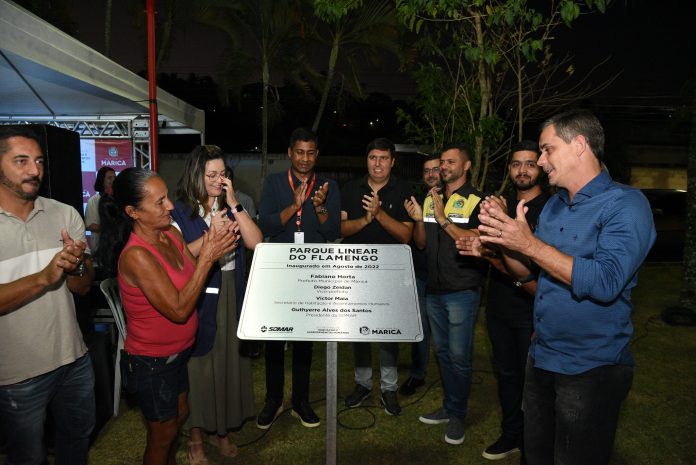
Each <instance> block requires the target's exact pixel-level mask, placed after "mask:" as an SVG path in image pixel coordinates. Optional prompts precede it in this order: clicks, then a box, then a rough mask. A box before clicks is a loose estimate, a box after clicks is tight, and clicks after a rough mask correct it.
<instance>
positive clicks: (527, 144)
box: [510, 139, 541, 158]
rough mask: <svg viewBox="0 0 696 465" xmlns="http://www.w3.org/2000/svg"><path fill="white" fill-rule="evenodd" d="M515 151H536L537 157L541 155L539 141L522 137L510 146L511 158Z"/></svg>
mask: <svg viewBox="0 0 696 465" xmlns="http://www.w3.org/2000/svg"><path fill="white" fill-rule="evenodd" d="M515 152H534V153H536V154H537V157H539V155H541V151H540V150H539V142H535V141H533V140H529V139H522V140H521V141H519V142H516V143H514V144H512V147H510V158H512V154H513V153H515Z"/></svg>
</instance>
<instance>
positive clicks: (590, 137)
mask: <svg viewBox="0 0 696 465" xmlns="http://www.w3.org/2000/svg"><path fill="white" fill-rule="evenodd" d="M551 125H553V126H554V127H555V129H556V135H557V136H558V137H560V138H561V139H563V141H564V142H565V143H566V144H569V143H570V141H571V140H573V138H574V137H575V136H583V137H585V140H587V145H589V146H590V149H592V153H594V155H595V157H597V160H600V161H601V160H602V157H603V156H604V128H603V127H602V123H600V122H599V119H598V118H597V117H596V116H595V115H594V113H592V112H591V111H589V110H584V109H571V110H568V111H564V112H562V113H558V114H556V115H553V116H552V117H551V118H549V119H547V120H546V121H544V122H543V123H541V130H542V131H543V130H544V129H546V128H547V127H549V126H551Z"/></svg>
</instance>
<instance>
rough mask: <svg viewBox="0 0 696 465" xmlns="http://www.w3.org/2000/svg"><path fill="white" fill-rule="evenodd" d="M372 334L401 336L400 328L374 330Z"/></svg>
mask: <svg viewBox="0 0 696 465" xmlns="http://www.w3.org/2000/svg"><path fill="white" fill-rule="evenodd" d="M372 334H401V330H400V329H399V328H379V329H373V330H372Z"/></svg>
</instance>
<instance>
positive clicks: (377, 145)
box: [365, 137, 396, 158]
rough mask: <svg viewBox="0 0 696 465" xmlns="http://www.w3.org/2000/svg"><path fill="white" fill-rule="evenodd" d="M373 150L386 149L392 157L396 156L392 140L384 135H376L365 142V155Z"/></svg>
mask: <svg viewBox="0 0 696 465" xmlns="http://www.w3.org/2000/svg"><path fill="white" fill-rule="evenodd" d="M373 150H386V151H387V152H389V156H391V157H392V158H394V157H395V156H396V147H395V146H394V142H392V141H390V140H389V139H387V138H386V137H378V138H377V139H375V140H373V141H371V142H370V143H369V144H367V148H366V149H365V155H369V154H370V152H372V151H373Z"/></svg>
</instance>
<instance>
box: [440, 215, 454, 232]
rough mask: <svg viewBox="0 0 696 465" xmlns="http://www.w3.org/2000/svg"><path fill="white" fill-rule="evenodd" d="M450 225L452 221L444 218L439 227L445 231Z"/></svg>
mask: <svg viewBox="0 0 696 465" xmlns="http://www.w3.org/2000/svg"><path fill="white" fill-rule="evenodd" d="M451 224H452V220H450V219H449V218H445V221H443V222H442V224H441V225H440V227H441V228H442V229H447V227H448V226H449V225H451Z"/></svg>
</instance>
